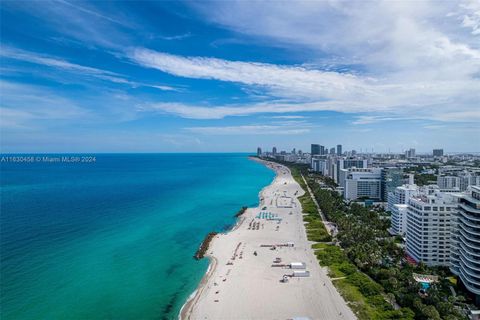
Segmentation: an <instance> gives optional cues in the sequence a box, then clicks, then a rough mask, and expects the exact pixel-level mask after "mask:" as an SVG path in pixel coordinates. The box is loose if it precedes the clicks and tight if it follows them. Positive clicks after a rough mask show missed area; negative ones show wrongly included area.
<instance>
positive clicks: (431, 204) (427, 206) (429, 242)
mask: <svg viewBox="0 0 480 320" xmlns="http://www.w3.org/2000/svg"><path fill="white" fill-rule="evenodd" d="M456 207H457V204H456V203H455V201H454V199H453V196H452V194H449V193H444V192H441V191H440V189H438V187H437V186H428V187H427V188H423V189H422V190H421V192H420V194H418V195H414V196H412V197H411V198H410V199H409V200H408V209H407V229H406V250H407V254H408V255H409V256H410V257H411V258H413V259H414V260H415V261H416V262H423V263H425V264H426V265H428V266H448V265H449V263H450V262H449V256H450V227H451V216H452V211H454V210H455V208H456Z"/></svg>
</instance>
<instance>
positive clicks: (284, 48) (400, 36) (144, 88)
mask: <svg viewBox="0 0 480 320" xmlns="http://www.w3.org/2000/svg"><path fill="white" fill-rule="evenodd" d="M141 4H142V5H137V4H136V3H135V4H134V3H130V2H83V1H82V2H75V3H73V2H68V1H52V2H51V3H47V2H42V6H38V5H35V3H34V2H17V1H15V2H14V1H4V2H2V6H1V8H0V10H1V17H2V19H1V36H2V44H1V50H0V59H1V80H0V91H1V104H0V107H1V117H0V120H1V123H0V130H1V149H2V152H179V151H183V152H184V151H189V152H221V151H223V152H249V151H252V150H254V148H256V146H257V145H263V146H274V145H276V146H277V147H278V148H279V149H286V150H290V149H291V148H292V147H297V149H302V150H308V148H309V145H310V143H317V141H323V142H318V143H321V144H323V145H325V146H328V147H329V148H331V147H335V146H336V144H337V142H338V141H341V142H342V144H343V146H344V149H356V150H357V151H359V149H360V148H362V149H364V148H367V149H368V150H371V149H372V148H373V149H374V150H375V152H387V151H388V150H389V149H390V150H391V152H402V151H404V150H406V149H409V148H415V149H416V150H417V151H418V152H427V151H430V150H431V149H434V148H443V149H444V150H445V152H479V151H480V145H479V143H478V141H477V140H476V138H475V137H476V136H479V135H480V128H479V127H480V126H478V123H479V122H480V109H479V107H478V101H480V79H479V77H478V74H479V72H480V44H479V43H480V42H479V41H478V36H479V32H480V29H479V25H478V21H480V20H479V19H480V17H479V16H478V12H480V11H479V8H478V3H477V2H474V1H461V2H458V3H454V2H441V3H438V2H434V1H422V2H414V3H413V2H403V3H397V2H395V3H391V2H378V3H377V2H366V3H355V4H351V3H342V2H338V3H330V2H298V3H292V4H288V5H287V4H285V3H282V5H278V4H276V3H273V2H269V3H268V4H264V3H261V2H253V3H250V2H249V3H248V4H246V3H245V2H241V1H237V2H230V1H229V2H228V3H226V2H201V3H196V2H191V1H184V2H183V1H182V2H142V3H141ZM292 12H293V13H295V14H291V13H292ZM267 16H268V19H264V17H267ZM262 17H263V18H262ZM351 30H355V32H351ZM252 139H255V140H256V141H257V142H256V143H255V145H252V142H251V141H252ZM325 141H327V142H325Z"/></svg>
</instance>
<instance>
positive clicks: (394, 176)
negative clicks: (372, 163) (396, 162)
mask: <svg viewBox="0 0 480 320" xmlns="http://www.w3.org/2000/svg"><path fill="white" fill-rule="evenodd" d="M403 183H404V181H403V170H402V169H401V168H396V167H391V168H383V169H382V201H387V200H388V193H389V192H393V191H395V188H396V187H400V186H401V185H403Z"/></svg>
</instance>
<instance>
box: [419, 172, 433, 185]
mask: <svg viewBox="0 0 480 320" xmlns="http://www.w3.org/2000/svg"><path fill="white" fill-rule="evenodd" d="M432 182H433V183H436V182H437V176H436V175H434V174H415V184H416V185H418V186H426V185H428V184H430V183H432Z"/></svg>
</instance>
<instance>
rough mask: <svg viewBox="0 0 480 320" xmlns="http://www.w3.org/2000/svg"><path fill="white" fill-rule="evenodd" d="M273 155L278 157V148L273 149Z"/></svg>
mask: <svg viewBox="0 0 480 320" xmlns="http://www.w3.org/2000/svg"><path fill="white" fill-rule="evenodd" d="M272 153H273V155H276V154H277V147H273V148H272Z"/></svg>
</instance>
